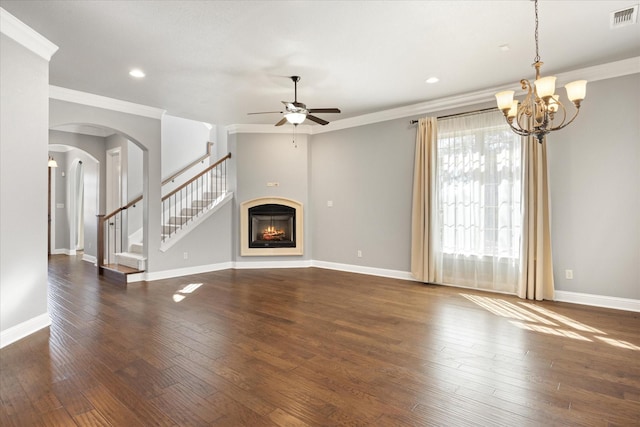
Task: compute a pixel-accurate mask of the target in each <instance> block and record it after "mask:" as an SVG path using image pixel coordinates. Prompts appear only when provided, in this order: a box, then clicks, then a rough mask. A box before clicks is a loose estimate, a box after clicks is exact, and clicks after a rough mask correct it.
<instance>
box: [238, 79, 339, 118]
mask: <svg viewBox="0 0 640 427" xmlns="http://www.w3.org/2000/svg"><path fill="white" fill-rule="evenodd" d="M290 78H291V80H293V85H294V86H293V90H294V100H293V102H287V101H282V103H283V104H284V107H285V111H264V112H260V113H249V114H272V113H280V114H284V117H283V118H282V119H280V121H279V122H278V123H276V126H282V125H283V124H285V123H287V122H289V123H291V124H293V125H296V126H297V125H299V124H301V123H302V122H304V121H305V120H306V119H309V120H311V121H312V122H316V123H319V124H321V125H323V126H324V125H326V124H328V123H329V122H328V121H326V120H323V119H321V118H320V117H316V116H314V115H313V114H311V113H339V112H340V109H339V108H307V106H306V105H305V104H303V103H302V102H298V82H299V81H300V76H291V77H290Z"/></svg>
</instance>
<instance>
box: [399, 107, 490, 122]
mask: <svg viewBox="0 0 640 427" xmlns="http://www.w3.org/2000/svg"><path fill="white" fill-rule="evenodd" d="M486 111H498V109H497V108H496V107H491V108H482V109H480V110H474V111H465V112H464V113H456V114H447V115H446V116H439V117H437V119H438V120H439V119H448V118H450V117H458V116H467V115H471V114H478V113H484V112H486ZM409 123H410V124H412V125H415V124H416V123H418V120H411V121H410V122H409Z"/></svg>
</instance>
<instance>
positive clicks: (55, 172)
mask: <svg viewBox="0 0 640 427" xmlns="http://www.w3.org/2000/svg"><path fill="white" fill-rule="evenodd" d="M49 135H51V134H49ZM49 138H51V136H49ZM49 155H50V156H51V157H53V158H54V159H55V161H56V162H57V163H58V167H57V168H52V169H51V205H52V206H51V239H52V243H51V250H52V252H53V253H58V252H60V251H61V252H64V251H66V250H69V249H70V244H69V221H68V220H67V209H68V206H67V156H66V153H64V152H53V151H50V152H49ZM63 173H64V176H62V174H63Z"/></svg>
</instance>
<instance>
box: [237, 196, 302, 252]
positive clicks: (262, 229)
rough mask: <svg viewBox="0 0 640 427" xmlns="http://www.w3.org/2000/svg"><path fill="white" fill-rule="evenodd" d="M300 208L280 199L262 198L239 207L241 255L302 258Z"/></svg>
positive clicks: (298, 204) (291, 202)
mask: <svg viewBox="0 0 640 427" xmlns="http://www.w3.org/2000/svg"><path fill="white" fill-rule="evenodd" d="M302 225H303V211H302V204H301V203H299V202H297V201H295V200H291V199H286V198H283V197H261V198H258V199H253V200H249V201H246V202H243V203H242V204H241V207H240V255H242V256H274V255H302V253H303V245H302V241H303V228H302Z"/></svg>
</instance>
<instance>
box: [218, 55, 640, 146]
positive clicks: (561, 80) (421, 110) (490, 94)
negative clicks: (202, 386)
mask: <svg viewBox="0 0 640 427" xmlns="http://www.w3.org/2000/svg"><path fill="white" fill-rule="evenodd" d="M636 73H640V56H636V57H634V58H628V59H623V60H620V61H615V62H609V63H606V64H601V65H594V66H592V67H586V68H581V69H578V70H573V71H567V72H565V73H560V74H557V75H556V77H557V78H558V80H557V82H558V84H559V85H560V84H566V83H568V82H570V81H573V80H578V79H583V80H587V81H589V82H595V81H598V80H605V79H612V78H615V77H622V76H626V75H630V74H636ZM516 86H518V88H517V89H518V90H521V89H520V88H519V85H518V82H514V83H512V84H508V85H502V86H497V87H493V88H488V89H483V90H479V91H475V92H469V93H465V94H462V95H455V96H449V97H446V98H440V99H434V100H431V101H425V102H421V103H418V104H412V105H406V106H404V107H398V108H392V109H390V110H383V111H378V112H375V113H370V114H364V115H362V116H357V117H349V118H346V119H340V120H335V121H332V122H331V123H329V124H328V125H325V126H306V127H308V130H306V131H307V132H308V133H309V134H310V135H315V134H321V133H326V132H333V131H336V130H342V129H348V128H353V127H357V126H364V125H370V124H373V123H379V122H385V121H388V120H395V119H402V118H406V117H415V116H419V115H427V114H430V113H435V112H439V111H444V110H450V109H454V108H461V107H467V106H470V105H475V104H480V103H483V102H495V98H494V95H495V94H496V93H497V92H500V91H503V90H510V89H514V87H516ZM301 127H303V126H298V128H299V129H300V128H301ZM226 129H227V131H229V133H285V132H290V130H284V129H279V128H275V127H274V126H271V125H250V124H246V125H230V126H227V128H226ZM300 133H304V132H303V131H300Z"/></svg>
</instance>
